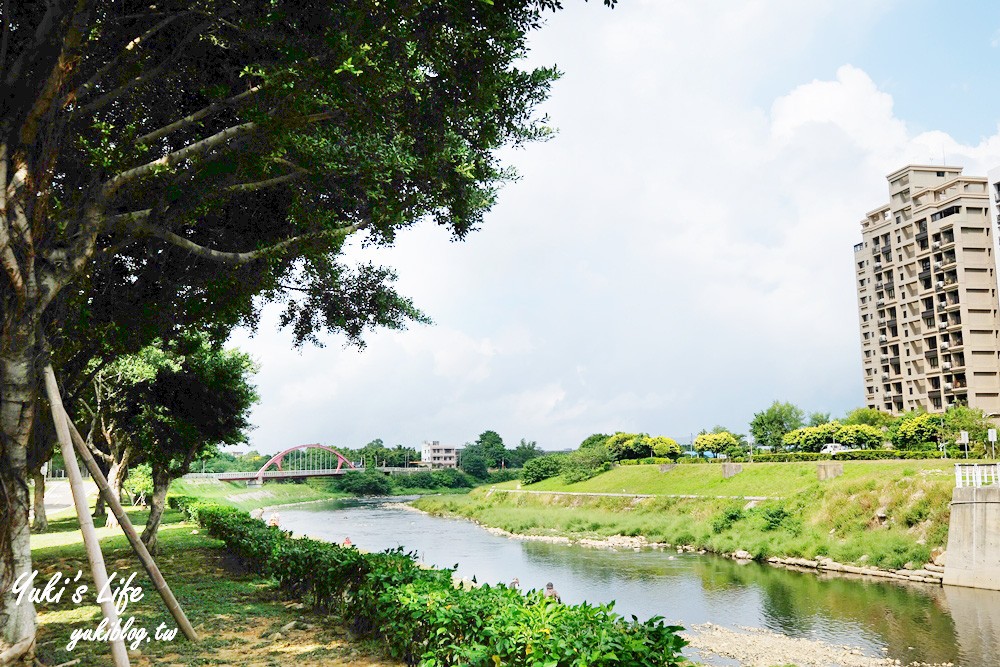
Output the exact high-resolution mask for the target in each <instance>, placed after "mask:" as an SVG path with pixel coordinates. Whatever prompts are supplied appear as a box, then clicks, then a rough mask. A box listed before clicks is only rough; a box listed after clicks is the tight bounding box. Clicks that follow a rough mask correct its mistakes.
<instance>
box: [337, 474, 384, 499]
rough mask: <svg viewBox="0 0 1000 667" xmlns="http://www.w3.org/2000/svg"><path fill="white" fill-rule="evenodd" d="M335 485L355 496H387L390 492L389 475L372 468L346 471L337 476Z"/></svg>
mask: <svg viewBox="0 0 1000 667" xmlns="http://www.w3.org/2000/svg"><path fill="white" fill-rule="evenodd" d="M337 487H338V488H339V489H340V490H341V491H344V492H346V493H353V494H354V495H356V496H387V495H389V494H390V493H392V482H390V481H389V476H388V475H386V474H385V473H382V472H379V471H378V470H375V469H374V468H369V469H367V470H365V471H364V472H355V471H351V472H347V473H344V474H343V475H340V476H339V477H338V478H337Z"/></svg>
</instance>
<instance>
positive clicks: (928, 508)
mask: <svg viewBox="0 0 1000 667" xmlns="http://www.w3.org/2000/svg"><path fill="white" fill-rule="evenodd" d="M843 465H844V474H843V475H841V476H840V477H837V478H836V479H831V480H825V481H822V482H821V481H819V480H818V478H817V466H816V463H755V464H744V465H743V472H741V473H739V474H737V475H736V476H734V477H732V478H730V479H723V478H722V469H721V466H718V465H714V464H713V465H707V464H706V465H679V466H677V467H675V468H673V469H672V470H669V471H667V472H660V470H659V467H658V466H621V467H619V468H615V469H613V470H611V471H608V472H606V473H603V474H601V475H598V476H597V477H594V478H592V479H590V480H587V481H584V482H579V483H576V484H567V483H565V482H564V481H563V480H562V479H559V478H555V479H548V480H544V481H542V482H539V483H537V484H532V485H524V486H523V489H525V490H531V491H543V492H544V491H552V492H567V491H569V492H586V493H618V494H620V493H629V494H651V495H654V496H659V497H655V498H652V499H647V500H641V501H639V500H636V499H632V498H621V497H618V498H615V497H585V496H565V495H557V494H553V495H548V494H542V495H536V494H508V493H496V492H493V493H490V492H489V491H488V490H486V489H478V490H476V491H474V492H473V493H472V494H470V495H469V496H466V497H455V498H422V499H420V500H418V501H416V503H415V504H416V506H417V507H419V508H420V509H423V510H426V511H429V512H432V513H437V514H445V515H454V516H464V517H468V518H472V519H475V520H477V521H480V522H481V523H484V524H486V525H489V526H495V527H498V528H502V529H504V530H508V531H510V532H513V533H520V534H529V535H530V534H534V535H566V536H570V537H575V538H581V537H590V538H602V537H607V536H610V535H629V536H644V537H646V538H648V539H649V540H650V541H654V542H667V543H670V544H675V545H681V544H689V545H693V546H695V547H699V548H705V549H709V550H712V551H715V552H719V553H731V552H734V551H737V550H740V549H743V550H746V551H749V552H750V553H751V554H753V555H754V556H755V557H758V558H766V557H768V556H800V557H806V558H817V557H822V556H828V557H830V558H833V559H835V560H837V561H840V562H844V563H859V562H869V563H871V564H873V565H878V566H881V567H886V568H900V567H902V566H903V565H904V564H906V563H913V564H914V565H920V564H922V563H924V562H926V560H927V559H928V558H929V557H930V550H931V549H932V548H933V547H935V546H942V545H944V544H946V543H947V529H948V516H949V511H950V501H951V493H952V488H953V487H954V477H953V465H954V464H953V462H952V461H846V462H844V464H843ZM517 486H518V484H517V482H506V483H504V484H498V485H496V489H511V488H516V487H517ZM689 495H691V496H698V497H697V498H679V497H674V496H689ZM717 496H725V497H724V498H718V497H717ZM733 496H736V497H745V496H765V497H768V498H773V500H766V501H760V502H747V501H746V500H741V499H733V498H730V497H733Z"/></svg>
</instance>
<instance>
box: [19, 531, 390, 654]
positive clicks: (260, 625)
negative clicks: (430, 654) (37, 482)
mask: <svg viewBox="0 0 1000 667" xmlns="http://www.w3.org/2000/svg"><path fill="white" fill-rule="evenodd" d="M129 515H130V518H131V519H132V521H133V523H134V524H135V525H136V526H137V527H141V526H142V524H143V523H144V522H145V513H144V512H139V511H135V512H129ZM98 534H99V535H100V537H101V548H102V551H103V553H104V558H105V562H106V564H107V569H108V572H109V573H113V572H118V574H119V576H122V575H123V576H125V577H126V578H127V577H128V576H129V575H130V574H131V573H133V572H134V573H136V581H135V583H137V584H138V585H139V586H140V587H141V588H142V591H143V596H142V599H141V600H138V601H136V602H132V603H131V604H129V606H128V607H127V609H126V611H125V613H124V614H122V618H123V619H128V618H129V617H134V619H135V620H134V624H133V626H132V627H133V629H136V628H144V629H145V630H146V631H147V632H148V633H149V635H150V639H151V641H149V642H146V641H144V640H142V641H140V643H139V646H138V647H137V648H138V650H139V651H140V654H134V655H133V658H132V660H131V663H132V665H133V666H135V667H141V666H145V665H153V664H156V665H159V664H163V665H173V666H175V667H180V666H181V665H185V666H186V665H262V666H263V665H275V666H277V665H288V664H295V665H296V666H297V667H320V666H321V665H362V666H368V667H380V666H383V665H384V666H388V665H397V664H398V663H395V662H393V661H391V660H387V659H384V658H382V657H380V656H379V654H378V651H377V648H376V647H375V646H374V645H371V644H367V643H364V644H359V643H357V642H354V641H352V640H351V639H350V637H349V636H348V634H347V633H346V631H345V630H344V629H343V628H342V627H341V626H340V624H339V623H338V622H337V621H336V619H332V618H330V617H327V616H321V615H316V614H313V613H312V612H311V611H309V610H307V609H305V608H302V606H301V605H296V604H293V603H286V602H282V601H281V600H280V599H279V596H278V593H277V589H276V585H275V583H274V582H273V581H271V580H268V579H262V578H260V577H258V576H256V575H254V574H253V573H251V572H246V571H245V570H243V569H242V568H241V567H240V565H239V564H238V563H237V562H235V561H234V560H233V559H232V558H231V557H230V556H229V555H228V554H227V553H226V551H225V550H224V549H223V548H222V543H221V542H220V541H218V540H214V539H212V538H210V537H208V536H207V535H206V534H204V533H203V532H202V531H201V530H199V529H198V528H197V527H196V526H194V525H192V524H190V523H184V522H182V521H181V516H180V514H179V513H178V512H172V511H168V512H167V513H166V514H165V516H164V519H163V526H162V527H161V529H160V537H159V542H160V547H161V552H160V554H159V555H158V556H157V563H158V565H159V567H160V569H161V571H162V573H163V576H164V578H165V579H166V580H167V583H168V584H169V585H170V587H171V589H172V590H173V592H174V595H175V596H176V597H177V599H178V601H179V602H180V604H181V606H182V607H183V608H184V610H185V612H186V614H187V616H188V618H189V619H190V621H191V623H192V624H193V625H194V626H195V629H196V631H197V632H198V633H199V634H200V641H199V642H197V643H191V642H189V641H187V640H186V639H185V638H184V636H183V634H182V633H179V632H178V633H177V636H176V638H174V639H173V640H171V641H166V640H157V639H155V637H154V633H155V631H156V629H157V627H159V626H160V624H161V623H162V624H165V629H172V628H174V627H175V623H174V621H173V618H172V617H171V616H170V613H169V612H168V611H167V609H166V607H165V606H164V605H163V602H162V600H160V598H159V595H158V594H157V592H156V589H155V588H154V587H153V586H152V584H151V583H150V582H149V580H148V579H147V577H146V573H145V570H144V569H143V568H142V566H141V565H140V564H139V562H138V559H137V558H136V557H135V556H134V554H133V553H132V551H131V548H130V547H129V545H128V543H127V541H126V539H125V537H124V536H123V535H121V534H120V533H119V531H117V530H115V529H109V528H99V529H98ZM32 559H33V566H34V567H35V568H36V569H37V570H38V580H37V581H39V582H44V581H47V580H48V579H49V578H50V577H51V576H52V575H53V574H54V573H56V572H60V573H62V574H63V575H69V576H74V575H75V573H76V572H77V570H83V571H84V574H83V576H82V577H81V579H80V581H79V582H74V584H73V585H72V586H71V587H70V588H68V589H67V591H66V593H65V594H64V597H63V599H62V600H60V602H58V603H54V604H49V603H46V604H42V605H37V610H38V614H39V616H38V618H39V635H38V658H39V659H40V660H41V661H42V662H43V663H44V664H48V665H60V664H63V663H70V662H71V661H73V660H79V661H80V662H79V663H73V664H78V665H80V667H88V666H95V667H96V666H102V667H103V666H104V665H109V664H111V657H110V650H109V647H108V645H107V644H106V643H104V642H88V641H80V642H79V643H78V644H77V645H76V646H75V647H74V649H73V650H72V651H70V650H67V645H68V643H69V642H70V640H71V638H72V633H73V631H74V630H83V629H88V628H95V627H96V626H97V625H98V623H99V622H100V620H101V612H100V608H99V607H98V605H97V604H96V602H95V600H94V596H95V593H94V592H93V583H92V580H91V578H90V575H89V565H88V563H87V560H86V556H85V552H84V550H83V543H82V538H81V535H80V532H79V524H78V522H77V520H76V518H75V517H73V518H63V519H55V520H53V521H52V522H51V524H50V530H49V532H47V533H44V534H40V535H33V536H32ZM81 583H82V584H86V585H88V586H89V591H88V593H87V596H88V597H86V598H85V599H84V600H83V602H82V603H80V604H74V603H73V601H72V600H71V597H70V596H71V595H72V593H73V590H75V587H76V586H77V585H79V584H81ZM293 622H295V623H296V626H295V627H294V628H289V629H287V630H285V631H283V632H281V636H280V637H276V636H275V635H273V634H272V633H274V632H276V631H278V630H279V629H280V628H282V627H286V626H287V625H288V624H289V623H293Z"/></svg>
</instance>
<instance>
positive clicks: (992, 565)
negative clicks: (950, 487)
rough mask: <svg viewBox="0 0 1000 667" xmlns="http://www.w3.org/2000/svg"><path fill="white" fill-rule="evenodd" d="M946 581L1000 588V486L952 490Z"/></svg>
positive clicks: (960, 584) (950, 583) (991, 588)
mask: <svg viewBox="0 0 1000 667" xmlns="http://www.w3.org/2000/svg"><path fill="white" fill-rule="evenodd" d="M944 583H945V584H946V585H951V586H966V587H968V588H986V589H990V590H1000V486H980V487H975V486H972V487H968V486H967V487H957V488H956V489H955V491H954V493H953V494H952V498H951V519H950V521H949V524H948V552H947V554H946V555H945V564H944Z"/></svg>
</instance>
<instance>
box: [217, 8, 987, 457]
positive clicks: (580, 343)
mask: <svg viewBox="0 0 1000 667" xmlns="http://www.w3.org/2000/svg"><path fill="white" fill-rule="evenodd" d="M565 4H566V5H567V9H566V11H564V12H561V13H559V14H557V15H554V16H552V17H551V18H550V19H549V21H548V25H547V26H545V28H543V29H542V30H541V31H540V32H539V33H537V34H536V35H535V37H534V39H533V51H532V55H531V61H532V62H535V63H546V64H551V63H557V64H558V65H559V67H560V69H562V70H563V71H564V72H565V75H564V77H563V78H562V80H560V81H559V82H557V84H556V85H555V86H554V88H553V91H552V96H551V99H550V100H549V101H548V102H547V103H546V104H545V105H544V111H545V112H546V113H548V114H549V115H550V116H551V118H552V122H553V125H555V126H556V127H557V128H558V129H559V132H558V134H557V135H556V137H555V138H554V139H552V140H551V141H549V142H546V143H544V144H536V145H533V146H530V147H527V148H525V149H523V150H517V151H508V152H507V153H505V156H506V159H507V160H508V162H509V163H510V164H512V165H513V166H515V167H516V168H517V170H518V171H519V172H520V174H521V179H520V180H519V181H518V182H516V183H513V184H510V185H509V186H508V187H506V188H505V189H504V190H503V191H502V192H501V194H500V201H499V203H498V204H497V206H496V207H495V209H494V210H493V211H492V212H491V213H490V215H489V216H488V217H487V220H486V223H485V225H484V227H483V229H482V230H480V231H478V232H476V233H475V234H472V235H471V236H470V238H469V239H468V240H467V241H466V242H463V243H451V242H450V241H449V239H448V237H447V235H446V234H445V233H443V232H442V231H441V230H439V229H436V228H435V227H434V226H433V225H418V226H417V227H415V228H414V229H412V230H409V231H407V232H406V233H404V234H401V235H400V237H399V240H398V243H397V246H396V247H395V248H393V249H390V250H387V251H379V252H378V253H377V254H373V253H372V252H370V251H365V250H362V249H360V248H357V247H355V248H354V249H352V250H351V252H352V256H354V257H356V258H358V259H369V258H371V259H374V260H376V261H378V262H381V263H384V264H386V265H390V266H393V267H395V268H396V269H397V270H398V272H399V276H400V280H399V283H398V284H399V288H400V290H401V291H402V292H403V293H405V294H407V295H409V296H411V297H413V299H414V300H415V302H416V303H417V304H418V306H420V307H421V308H422V309H423V310H424V311H425V312H426V313H427V314H428V315H430V316H431V317H432V318H433V319H434V321H435V324H434V325H433V326H416V327H413V328H411V329H409V330H407V331H403V332H378V333H375V334H372V335H370V336H368V338H367V340H368V347H367V349H366V350H364V351H363V352H358V351H356V350H354V349H349V348H348V349H345V348H344V347H343V341H341V340H339V339H336V338H331V339H329V340H327V346H326V347H325V348H322V349H317V348H306V349H304V350H302V351H301V352H299V351H292V350H291V349H290V347H291V346H290V336H288V335H287V333H284V332H277V331H276V329H275V321H276V316H275V313H274V311H270V310H269V311H267V312H266V314H265V318H264V319H263V321H262V325H261V329H260V331H259V332H258V333H257V335H256V336H255V337H250V336H249V332H238V333H237V334H236V335H234V337H233V340H232V342H233V343H234V344H236V345H238V346H240V347H242V348H243V349H246V350H248V351H249V352H250V353H251V354H252V355H253V356H254V357H255V358H256V359H257V360H258V361H259V363H260V366H261V370H260V373H259V375H258V384H259V385H260V394H261V396H262V402H261V404H260V405H259V406H258V408H257V409H256V410H255V412H254V416H253V420H254V423H255V424H256V426H257V428H256V430H255V431H254V432H253V434H252V439H253V442H252V445H253V446H254V447H255V448H257V449H259V450H261V451H268V452H271V451H277V450H279V449H281V448H284V447H286V446H290V445H294V444H300V443H306V442H322V443H326V444H330V445H342V446H360V445H363V444H364V443H365V442H367V441H369V440H371V439H373V438H376V437H379V438H382V439H383V440H385V441H386V442H388V443H390V444H397V443H398V444H407V445H419V443H420V442H421V441H422V440H425V439H436V440H441V441H443V442H450V443H457V444H458V443H463V442H466V441H470V440H473V439H474V438H475V437H476V435H477V434H478V433H480V432H481V431H483V430H485V429H494V430H496V431H498V432H499V433H500V434H501V435H502V436H503V437H504V439H505V441H507V442H508V444H511V445H513V444H515V443H516V442H517V441H518V440H519V439H520V438H522V437H524V438H528V439H534V440H537V441H538V442H539V444H540V445H541V446H542V447H543V448H546V449H562V448H565V447H573V446H576V445H577V444H578V443H579V442H580V441H581V440H582V439H583V438H585V437H586V436H587V435H589V434H590V433H593V432H596V431H605V432H607V431H614V430H634V431H643V432H648V433H651V434H655V435H658V434H666V435H671V436H674V437H687V436H688V435H689V434H691V433H696V432H697V431H698V430H700V429H702V428H710V427H712V426H714V425H716V424H722V425H725V426H728V427H730V428H732V429H734V430H737V431H740V432H746V430H747V424H748V423H749V421H750V419H751V418H752V416H753V413H754V412H756V411H758V410H760V409H763V408H764V407H766V406H767V405H768V404H770V403H771V401H773V400H776V399H777V400H788V401H792V402H794V403H796V404H797V405H799V406H801V407H802V408H803V409H805V410H807V411H824V412H832V413H834V415H838V414H842V413H844V412H845V411H847V410H849V409H851V408H853V407H857V406H858V405H860V404H861V401H862V383H861V363H860V358H859V355H860V351H859V350H860V345H859V341H858V323H857V314H856V306H855V293H854V280H853V273H852V267H853V253H852V246H853V244H854V243H856V242H857V241H859V240H860V231H859V221H860V220H861V219H862V218H863V217H864V215H865V213H866V212H867V211H869V210H871V209H873V208H875V207H877V206H878V205H880V204H881V203H882V202H883V200H887V197H888V193H887V189H886V182H885V175H886V174H888V173H890V172H891V171H894V170H895V169H897V168H899V167H901V166H903V165H904V164H907V163H911V162H916V163H928V162H930V163H940V161H941V159H942V155H943V156H944V159H945V160H947V162H948V164H952V165H955V164H960V165H963V166H965V168H966V173H968V174H977V175H982V174H985V171H986V169H988V168H991V167H994V166H996V165H1000V132H998V120H1000V99H998V97H1000V85H998V84H1000V77H998V76H996V74H995V72H996V69H997V68H996V62H997V61H998V60H1000V10H998V9H997V7H995V6H993V5H990V4H988V3H985V2H966V3H954V4H953V3H948V4H945V3H932V2H927V1H918V2H907V3H903V2H874V1H869V0H839V1H837V2H833V1H830V0H813V1H811V2H807V3H806V2H801V1H800V0H767V1H764V0H760V1H756V2H753V1H746V2H722V1H720V0H706V1H705V2H690V0H623V1H622V2H621V3H620V4H619V7H618V8H617V9H615V10H613V11H609V10H607V9H605V8H604V7H603V6H602V4H601V3H600V2H596V1H593V0H592V1H591V2H589V3H583V2H580V1H578V0H567V2H566V3H565ZM956 6H957V7H958V8H957V9H956V8H955V7H956Z"/></svg>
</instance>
